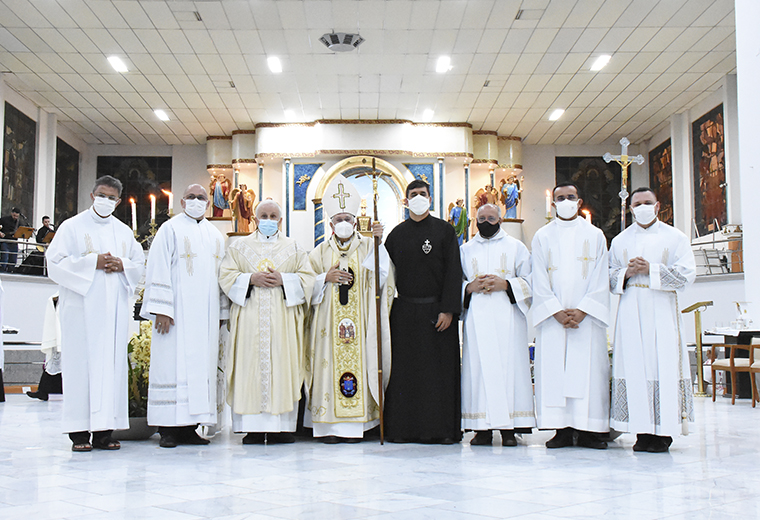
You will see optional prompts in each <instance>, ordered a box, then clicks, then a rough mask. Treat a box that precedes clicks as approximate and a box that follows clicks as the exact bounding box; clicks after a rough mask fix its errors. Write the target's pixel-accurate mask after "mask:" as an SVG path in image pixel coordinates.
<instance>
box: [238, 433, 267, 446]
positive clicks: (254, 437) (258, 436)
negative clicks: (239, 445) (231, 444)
mask: <svg viewBox="0 0 760 520" xmlns="http://www.w3.org/2000/svg"><path fill="white" fill-rule="evenodd" d="M243 444H264V434H263V433H253V432H251V433H249V434H248V435H246V436H245V437H243Z"/></svg>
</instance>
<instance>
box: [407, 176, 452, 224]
mask: <svg viewBox="0 0 760 520" xmlns="http://www.w3.org/2000/svg"><path fill="white" fill-rule="evenodd" d="M404 166H406V167H407V169H408V170H409V171H410V172H411V173H412V175H414V178H415V179H420V180H423V181H425V182H427V183H428V184H429V185H430V211H433V210H434V209H435V208H434V206H435V193H434V191H435V187H434V185H433V176H434V175H435V164H432V163H431V164H404ZM441 216H443V215H441ZM407 217H408V214H407Z"/></svg>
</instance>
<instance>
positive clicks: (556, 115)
mask: <svg viewBox="0 0 760 520" xmlns="http://www.w3.org/2000/svg"><path fill="white" fill-rule="evenodd" d="M564 113H565V111H564V110H563V109H561V108H558V109H557V110H555V111H554V112H552V115H550V116H549V121H556V120H557V119H559V118H560V117H562V114H564Z"/></svg>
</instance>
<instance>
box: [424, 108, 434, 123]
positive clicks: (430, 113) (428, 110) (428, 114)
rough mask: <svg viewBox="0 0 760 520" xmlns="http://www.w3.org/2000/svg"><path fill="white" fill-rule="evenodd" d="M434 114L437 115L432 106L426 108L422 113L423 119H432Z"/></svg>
mask: <svg viewBox="0 0 760 520" xmlns="http://www.w3.org/2000/svg"><path fill="white" fill-rule="evenodd" d="M434 115H435V112H434V111H433V109H432V108H426V109H425V111H424V112H423V113H422V120H423V121H432V120H433V116H434Z"/></svg>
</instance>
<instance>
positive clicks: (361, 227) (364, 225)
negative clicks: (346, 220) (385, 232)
mask: <svg viewBox="0 0 760 520" xmlns="http://www.w3.org/2000/svg"><path fill="white" fill-rule="evenodd" d="M361 210H362V213H361V215H358V216H357V217H356V229H357V231H359V233H361V234H362V235H364V236H365V237H371V236H372V217H370V216H369V215H367V199H362V202H361Z"/></svg>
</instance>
